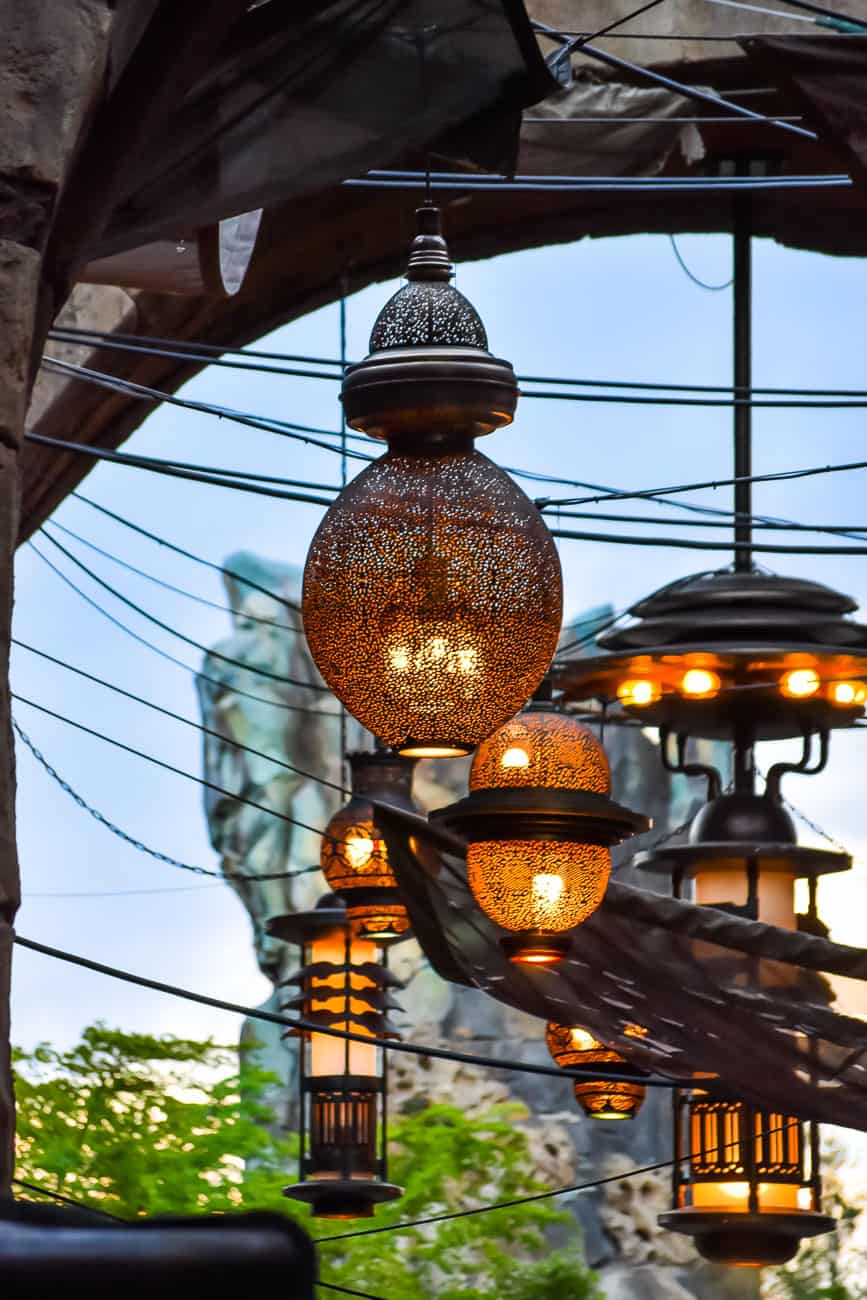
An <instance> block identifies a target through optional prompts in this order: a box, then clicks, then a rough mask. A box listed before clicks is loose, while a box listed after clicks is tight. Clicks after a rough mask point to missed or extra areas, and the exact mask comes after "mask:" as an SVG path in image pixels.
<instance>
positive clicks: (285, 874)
mask: <svg viewBox="0 0 867 1300" xmlns="http://www.w3.org/2000/svg"><path fill="white" fill-rule="evenodd" d="M12 727H13V729H14V731H15V734H16V735H17V736H18V737H19V739H20V740H21V741H22V742H23V743H24V744H25V745H26V746H27V748H28V749H29V750H30V753H31V754H32V755H33V757H34V758H35V759H36V761H37V763H39V764H41V766H42V767H43V768H44V769H45V771H46V772H47V773H48V775H49V776H50V777H51V779H52V780H53V781H54V782H55V783H56V784H57V785H58V786H59V787H60V789H61V790H62V791H63V792H64V794H67V795H69V797H70V799H72V800H73V802H75V803H77V804H78V806H79V808H81V809H82V810H83V811H84V812H86V813H88V814H89V815H90V816H91V817H92V818H93V819H94V820H95V821H97V822H99V824H100V826H104V827H105V829H106V830H107V831H111V833H112V835H116V836H117V838H118V839H120V840H123V841H124V843H125V844H128V845H129V846H130V847H131V848H133V849H137V850H138V852H139V853H144V854H146V855H147V856H148V857H150V858H154V859H155V860H156V861H157V862H162V863H164V864H165V866H167V867H177V868H178V870H179V871H190V872H192V873H193V875H196V876H209V877H211V878H212V879H214V880H218V881H223V882H224V883H228V878H227V877H226V876H225V875H224V874H223V872H222V871H212V870H210V869H209V868H208V867H198V866H193V865H192V863H189V862H181V861H180V860H179V859H178V858H173V857H170V856H169V855H168V854H167V853H161V852H160V851H159V849H152V848H150V847H149V846H148V845H147V844H144V843H142V841H141V840H138V839H136V838H135V836H134V835H130V834H129V832H128V831H125V830H123V828H122V827H120V826H118V825H116V824H115V823H114V822H113V821H111V819H110V818H108V817H106V815H105V813H101V812H100V811H99V809H98V808H94V807H93V805H92V804H89V803H88V802H87V800H86V799H84V798H83V797H82V795H80V794H79V793H78V791H77V790H75V789H73V787H72V786H71V785H70V784H69V782H68V781H66V780H64V778H63V777H62V776H61V775H60V773H59V772H58V771H57V770H56V769H55V768H54V767H52V765H51V764H50V763H49V761H48V759H47V758H46V757H45V755H44V754H43V753H42V752H41V750H39V749H38V748H37V746H36V745H35V744H34V742H33V741H32V740H31V738H30V736H28V734H27V732H26V731H24V729H23V728H22V727H21V726H20V725H19V724H18V722H17V721H16V720H15V719H14V718H13V720H12ZM319 870H320V868H319V866H318V865H317V866H314V867H299V868H298V870H297V871H280V872H275V873H273V874H270V875H263V876H248V875H244V874H239V875H236V876H235V877H234V879H235V880H251V881H260V880H292V879H294V878H295V877H296V876H307V875H310V874H311V873H312V872H314V871H319Z"/></svg>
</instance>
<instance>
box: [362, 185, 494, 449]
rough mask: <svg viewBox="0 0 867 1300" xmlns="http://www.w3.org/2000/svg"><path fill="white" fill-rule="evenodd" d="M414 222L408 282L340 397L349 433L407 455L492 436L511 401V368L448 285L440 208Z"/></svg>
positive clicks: (425, 210) (471, 308) (422, 212)
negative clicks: (492, 349)
mask: <svg viewBox="0 0 867 1300" xmlns="http://www.w3.org/2000/svg"><path fill="white" fill-rule="evenodd" d="M416 215H417V220H418V234H417V235H416V237H415V239H414V240H413V243H412V247H411V250H410V255H409V264H408V266H407V271H406V278H407V283H406V284H405V285H404V286H403V287H402V288H401V289H399V290H398V291H397V293H396V294H394V296H393V297H392V298H390V299H389V301H388V302H387V303H386V304H385V306H384V307H383V309H382V311H381V312H380V313H379V316H378V317H377V320H376V323H375V324H374V327H373V332H372V333H371V336H370V355H369V356H368V357H366V358H365V360H364V361H361V362H359V363H358V365H355V366H349V368H348V369H347V371H346V375H345V377H344V380H343V388H342V391H341V400H342V401H343V406H344V410H345V412H346V419H347V422H348V423H349V424H350V425H351V427H352V428H353V429H359V430H360V431H361V432H362V433H367V434H369V435H370V436H371V437H373V438H383V439H385V440H386V441H387V442H389V443H390V444H391V445H392V447H395V446H396V445H400V446H401V448H403V449H406V450H408V451H417V450H419V449H422V448H428V447H431V446H436V445H438V444H441V443H443V442H446V443H452V444H456V443H457V444H461V443H463V444H465V443H466V441H467V440H468V439H470V438H476V437H479V436H481V435H482V434H485V433H492V432H493V430H494V429H498V428H500V427H501V426H502V425H504V424H509V423H510V422H511V420H512V417H513V416H514V413H515V406H516V404H517V400H518V386H517V381H516V380H515V374H514V371H513V370H512V367H511V366H510V365H509V363H508V361H501V360H499V359H498V358H497V357H494V356H491V354H490V352H488V350H487V349H488V337H487V334H486V333H485V327H484V325H483V324H482V321H481V318H480V316H479V314H478V312H477V311H476V309H475V307H474V306H473V305H472V303H471V302H469V301H468V299H466V298H465V297H464V295H463V294H462V293H460V292H459V291H458V290H457V289H456V288H455V287H454V285H453V284H451V283H450V281H451V274H452V267H451V262H450V261H449V253H448V248H447V247H446V242H445V240H444V239H443V237H442V233H441V230H440V213H439V209H438V208H433V207H423V208H419V209H418V212H417V214H416Z"/></svg>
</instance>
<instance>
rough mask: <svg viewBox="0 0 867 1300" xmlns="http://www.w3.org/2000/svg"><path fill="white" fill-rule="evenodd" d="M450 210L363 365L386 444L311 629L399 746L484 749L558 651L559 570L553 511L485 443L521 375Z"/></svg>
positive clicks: (429, 236) (358, 498)
mask: <svg viewBox="0 0 867 1300" xmlns="http://www.w3.org/2000/svg"><path fill="white" fill-rule="evenodd" d="M450 277H451V266H450V263H449V258H448V252H447V249H446V245H445V242H444V240H443V238H442V236H441V234H440V230H439V212H438V211H437V209H435V208H422V209H421V210H420V211H419V234H418V236H417V238H416V240H415V242H414V244H413V247H412V252H411V255H410V259H409V267H408V270H407V284H406V285H404V287H403V288H402V289H400V290H399V291H398V293H397V294H395V295H394V297H393V298H392V299H391V300H390V302H389V303H387V304H386V306H385V308H384V309H383V311H382V312H381V313H380V316H379V318H378V320H377V322H376V324H375V326H374V329H373V333H372V335H371V341H370V348H371V351H370V355H369V356H368V357H367V358H366V360H364V361H362V362H361V363H359V364H358V365H355V366H350V367H349V368H348V370H347V372H346V377H345V380H344V384H343V390H342V398H343V403H344V409H345V413H346V418H347V421H348V423H349V424H350V426H351V427H352V428H354V429H358V430H360V431H362V432H364V433H367V434H369V435H370V436H372V437H374V438H381V439H383V440H385V441H386V442H387V443H388V452H387V453H386V454H385V455H384V456H382V457H381V458H380V459H379V460H377V461H374V463H373V464H371V465H369V466H368V467H367V468H366V469H364V470H363V471H362V472H361V473H360V474H359V475H358V477H357V478H356V479H354V480H353V481H352V483H350V484H349V486H348V487H346V488H345V489H344V491H343V492H341V494H340V495H339V496H338V498H337V499H336V501H335V502H334V504H333V505H332V506H331V507H330V509H329V510H328V512H327V513H326V515H325V516H324V518H323V520H322V522H321V524H320V526H319V528H318V529H317V532H316V535H315V536H314V538H313V542H312V544H311V547H310V551H309V554H308V557H307V563H306V567H305V572H304V596H303V608H304V626H305V631H306V633H307V639H308V642H309V645H310V650H311V653H312V655H313V658H314V660H315V661H316V664H317V666H318V668H319V670H320V672H321V673H322V675H323V677H324V678H325V680H326V682H327V683H328V685H329V686H330V687H331V689H332V690H333V691H334V693H335V694H336V695H337V696H338V698H339V699H340V700H341V701H342V702H343V704H344V705H345V706H346V708H347V709H348V710H349V711H350V713H352V714H353V716H354V717H356V718H357V719H358V720H359V722H361V723H362V724H363V725H364V726H365V727H366V728H367V729H368V730H369V731H371V732H373V734H374V735H376V736H378V737H379V738H380V739H381V740H382V741H384V742H385V743H386V744H388V745H390V746H392V747H394V748H396V749H398V750H399V751H400V752H401V753H402V754H406V755H408V756H413V757H443V756H448V755H457V754H466V753H469V752H471V750H473V749H474V748H475V747H476V745H478V744H479V743H480V741H482V740H484V739H485V737H486V736H488V735H490V734H491V732H492V731H494V730H495V729H496V728H497V727H498V726H500V725H501V724H502V723H503V722H505V721H506V719H508V718H510V717H511V716H512V715H513V714H514V713H515V712H516V711H517V710H518V709H519V708H520V707H521V706H522V705H523V704H524V703H525V702H526V701H527V700H528V699H529V697H530V696H531V695H532V694H533V691H534V690H535V689H536V687H537V686H538V684H539V682H540V681H541V680H542V677H543V676H544V674H545V672H546V671H547V668H548V665H549V663H550V661H551V657H552V655H553V653H554V650H555V649H556V645H557V639H558V636H559V631H560V622H561V616H562V599H563V591H562V575H561V572H560V562H559V559H558V556H557V552H556V548H555V546H554V543H553V540H552V538H551V535H550V533H549V532H548V530H547V528H546V526H545V523H544V521H543V519H542V516H541V514H540V513H539V511H538V510H537V508H536V507H535V506H534V505H533V503H532V502H531V501H530V499H529V498H528V497H527V496H526V495H525V494H524V493H523V492H522V491H521V489H520V488H519V487H517V485H516V484H515V483H514V482H513V481H512V479H511V478H510V477H509V476H508V474H506V473H505V472H504V471H503V470H501V469H500V468H499V467H498V466H496V465H495V464H494V463H493V462H492V461H490V460H488V459H487V457H485V456H483V455H481V454H480V453H479V452H478V451H476V450H475V449H474V445H473V441H474V439H475V438H476V437H478V436H480V435H482V434H487V433H490V432H492V431H493V430H494V429H497V428H499V427H501V426H502V425H504V424H508V423H509V422H510V421H511V419H512V416H513V414H514V410H515V404H516V400H517V385H516V381H515V376H514V373H513V371H512V367H511V366H510V365H509V364H508V362H505V361H501V360H499V359H497V358H496V357H494V356H492V355H491V353H490V352H489V351H488V350H487V348H488V343H487V336H486V334H485V329H484V326H483V325H482V322H481V320H480V319H479V316H478V313H477V312H476V311H475V308H474V307H473V306H472V305H471V304H470V303H469V302H468V301H467V299H466V298H464V297H463V295H462V294H460V293H458V291H457V290H456V289H455V288H454V286H453V285H452V284H451V283H450Z"/></svg>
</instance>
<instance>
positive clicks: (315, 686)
mask: <svg viewBox="0 0 867 1300" xmlns="http://www.w3.org/2000/svg"><path fill="white" fill-rule="evenodd" d="M39 532H40V535H41V536H42V537H44V538H45V540H46V541H47V542H50V543H51V545H52V546H56V547H57V549H58V551H60V553H61V554H62V555H64V556H66V558H67V560H70V561H71V562H72V563H73V564H74V565H75V566H76V567H77V568H79V569H81V571H82V572H83V573H86V574H87V576H88V578H90V579H91V581H93V582H95V583H96V584H97V585H98V586H100V587H102V588H103V590H104V591H107V592H109V594H110V595H112V596H114V598H115V600H119V601H120V602H121V604H123V605H126V606H127V608H128V609H131V610H133V611H134V612H135V613H136V614H138V615H139V616H140V617H141V618H144V619H146V620H147V622H149V623H153V624H154V626H155V627H158V628H160V629H161V630H162V631H163V632H167V633H168V634H169V636H173V637H176V638H177V640H178V641H183V642H184V643H185V644H186V645H189V646H192V647H193V648H194V649H195V650H199V651H201V653H202V654H204V655H206V656H207V657H208V658H209V659H219V660H220V662H221V663H226V664H230V665H231V666H232V667H233V668H242V669H243V670H244V671H245V672H249V673H255V675H256V676H257V677H266V678H268V680H269V681H273V682H279V683H280V685H281V686H295V687H297V688H298V689H302V690H307V691H318V692H319V693H320V694H324V693H328V687H327V686H320V685H319V683H318V682H305V681H301V680H300V679H299V678H296V677H287V676H284V675H283V674H282V673H272V672H271V671H270V669H268V668H259V667H257V666H256V665H255V664H245V663H244V661H243V660H242V659H235V658H233V657H232V656H231V655H225V654H223V653H222V652H221V651H219V650H214V649H209V648H208V646H206V645H203V644H202V643H201V641H196V640H194V639H193V638H192V637H189V636H187V635H186V634H185V633H183V632H178V630H177V629H176V628H173V627H172V626H171V624H170V623H166V622H164V621H163V620H162V619H160V618H157V617H156V615H155V614H151V613H149V612H148V610H146V609H143V608H142V607H141V605H137V604H136V602H135V601H134V600H130V598H129V597H128V596H124V595H123V593H122V592H120V591H118V590H117V588H116V587H113V586H112V585H111V584H110V583H108V582H106V581H105V579H104V578H101V577H100V576H99V574H97V573H94V571H93V569H91V568H89V567H88V566H87V565H86V564H85V563H84V561H83V560H80V559H78V557H77V556H76V555H73V554H72V552H71V551H69V550H67V548H66V547H65V546H63V545H62V543H61V542H58V540H57V538H56V537H52V536H51V534H50V533H47V532H45V530H44V528H40V530H39Z"/></svg>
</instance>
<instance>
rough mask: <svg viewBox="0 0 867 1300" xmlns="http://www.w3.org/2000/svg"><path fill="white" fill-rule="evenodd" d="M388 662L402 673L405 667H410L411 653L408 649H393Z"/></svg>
mask: <svg viewBox="0 0 867 1300" xmlns="http://www.w3.org/2000/svg"><path fill="white" fill-rule="evenodd" d="M388 662H389V663H390V664H391V666H392V668H396V669H397V671H398V672H401V673H402V672H403V671H404V669H406V668H409V655H408V654H407V652H406V650H391V651H390V652H389V656H388Z"/></svg>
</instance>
